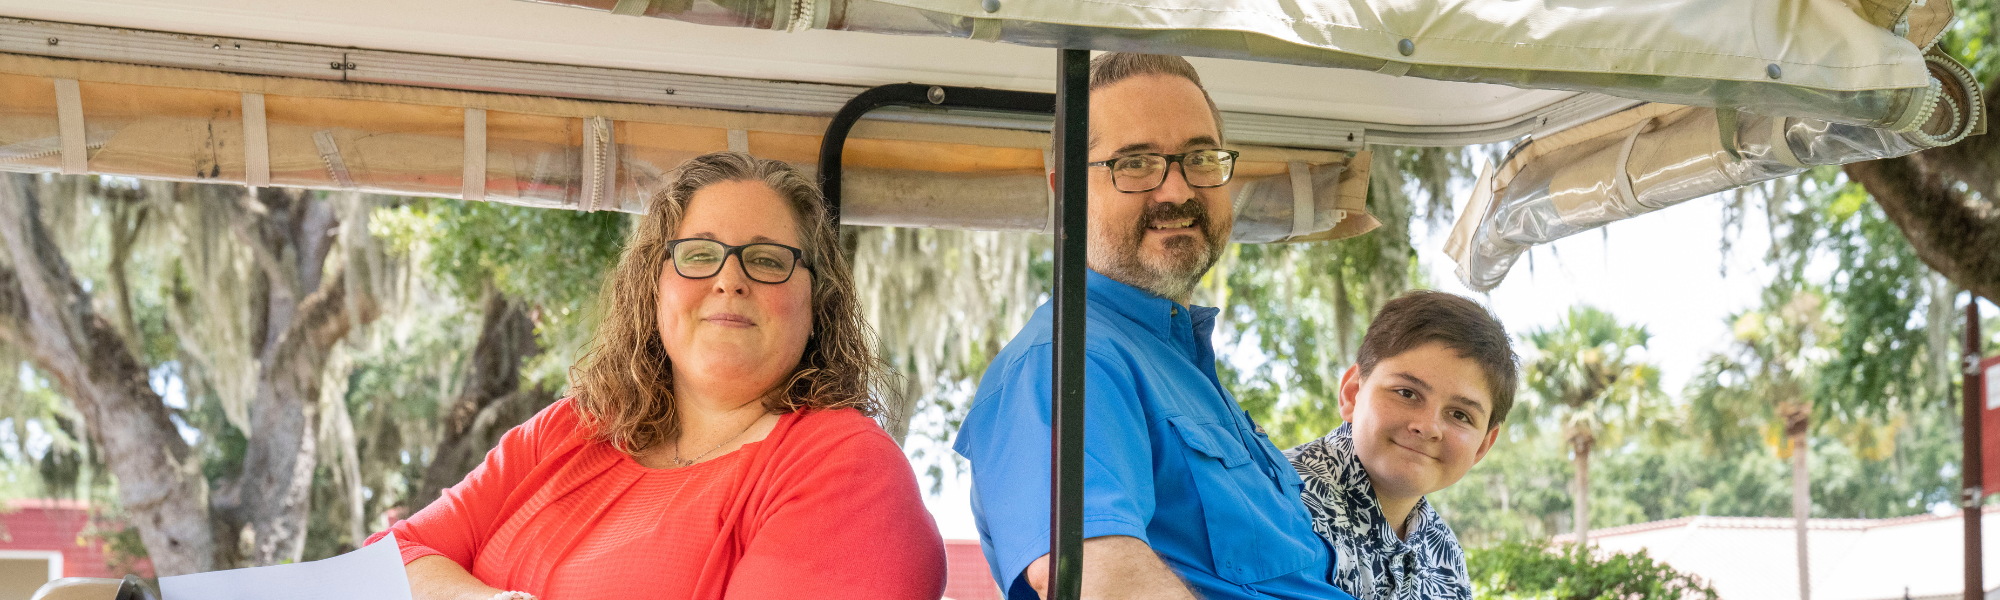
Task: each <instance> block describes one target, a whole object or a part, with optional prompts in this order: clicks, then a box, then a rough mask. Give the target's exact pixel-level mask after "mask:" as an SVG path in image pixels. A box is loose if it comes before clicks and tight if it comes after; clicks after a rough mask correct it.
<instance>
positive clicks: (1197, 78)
mask: <svg viewBox="0 0 2000 600" xmlns="http://www.w3.org/2000/svg"><path fill="white" fill-rule="evenodd" d="M1140 75H1165V76H1168V77H1179V78H1181V79H1186V80H1188V81H1189V82H1192V83H1194V89H1197V90H1201V99H1202V101H1203V102H1207V103H1208V114H1209V116H1211V117H1213V118H1214V119H1215V133H1216V135H1217V136H1218V138H1219V137H1220V136H1221V134H1222V111H1221V110H1218V109H1216V108H1215V99H1214V98H1210V97H1208V88H1205V87H1202V85H1201V75H1200V74H1198V73H1195V72H1194V65H1192V64H1189V63H1188V61H1187V59H1185V58H1181V57H1178V56H1174V55H1171V54H1132V53H1129V52H1106V53H1103V54H1099V55H1097V58H1093V59H1090V91H1093V92H1094V91H1097V90H1099V89H1102V88H1104V87H1105V86H1108V85H1111V84H1114V83H1118V82H1120V81H1124V80H1126V79H1130V78H1133V77H1138V76H1140ZM1217 141H1220V140H1219V139H1218V140H1217Z"/></svg>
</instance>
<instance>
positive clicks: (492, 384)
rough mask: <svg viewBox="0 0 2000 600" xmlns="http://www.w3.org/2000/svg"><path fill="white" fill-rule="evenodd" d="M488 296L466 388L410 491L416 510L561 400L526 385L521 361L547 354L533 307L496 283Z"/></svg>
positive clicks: (412, 505) (446, 419) (550, 393)
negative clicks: (539, 342) (538, 339)
mask: <svg viewBox="0 0 2000 600" xmlns="http://www.w3.org/2000/svg"><path fill="white" fill-rule="evenodd" d="M485 296H486V297H485V300H484V301H483V302H482V304H484V311H485V320H484V322H483V323H482V324H481V326H480V328H479V342H478V344H476V345H474V346H473V349H472V364H471V365H470V366H469V369H470V372H469V373H468V374H467V377H466V385H465V389H464V391H462V392H460V393H459V397H458V399H457V400H456V401H454V402H453V403H452V406H451V409H450V411H449V412H448V413H447V414H446V416H445V419H444V436H443V438H442V439H441V440H440V441H439V442H438V449H437V455H436V457H435V458H432V459H431V463H430V464H429V465H426V466H425V467H424V478H423V481H422V482H421V483H420V484H419V485H418V486H417V489H416V490H415V491H414V492H413V493H412V494H411V495H410V499H409V508H410V509H411V510H412V511H415V510H421V509H423V507H425V506H429V505H430V503H431V502H432V501H434V500H436V499H437V497H438V493H439V491H441V490H443V489H444V488H447V487H451V486H452V485H454V484H457V483H458V482H459V480H462V479H465V475H466V474H467V473H471V472H472V469H473V468H474V467H477V466H479V463H480V461H482V460H485V458H486V451H487V450H490V449H492V448H493V446H494V445H495V444H497V443H499V441H500V436H501V435H503V434H505V433H506V432H507V430H509V429H512V428H513V427H514V426H515V425H519V424H521V423H522V422H524V421H527V420H528V419H529V418H530V417H533V416H535V413H537V412H540V411H541V410H542V408H544V407H547V406H548V405H549V404H552V403H554V402H555V400H556V398H555V394H554V393H553V391H551V390H543V389H537V388H529V389H522V388H521V364H522V363H523V362H525V361H527V360H528V359H529V358H532V357H534V356H535V355H537V354H540V353H541V348H540V347H539V346H537V345H536V343H535V323H534V321H533V320H532V319H530V318H529V317H528V306H527V305H526V304H525V303H523V302H520V301H517V300H511V299H509V298H507V296H506V295H504V294H501V293H500V292H499V291H497V290H494V289H492V288H491V287H490V286H489V287H488V288H487V290H486V294H485Z"/></svg>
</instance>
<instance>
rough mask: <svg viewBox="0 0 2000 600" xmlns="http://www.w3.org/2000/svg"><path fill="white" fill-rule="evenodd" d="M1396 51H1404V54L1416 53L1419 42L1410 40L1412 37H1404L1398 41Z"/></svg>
mask: <svg viewBox="0 0 2000 600" xmlns="http://www.w3.org/2000/svg"><path fill="white" fill-rule="evenodd" d="M1396 51H1397V52H1401V53H1403V56H1409V55H1412V54H1416V53H1417V43H1416V42H1412V41H1410V38H1403V41H1400V42H1396Z"/></svg>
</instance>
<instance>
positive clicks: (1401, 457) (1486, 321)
mask: <svg viewBox="0 0 2000 600" xmlns="http://www.w3.org/2000/svg"><path fill="white" fill-rule="evenodd" d="M1508 341H1509V340H1508V338H1507V331H1506V330H1505V329H1504V328H1502V327H1501V326H1500V322H1499V321H1498V320H1496V319H1494V318H1493V316H1492V315H1491V314H1489V313H1487V312H1486V309H1484V308H1481V307H1480V306H1479V305H1478V304H1477V303H1474V302H1473V301H1471V300H1467V299H1465V298H1461V297H1459V296H1454V295H1451V294H1447V293H1444V292H1436V291H1415V292H1410V293H1407V294H1404V295H1403V296H1401V297H1398V298H1396V299H1395V300H1392V301H1390V302H1389V303H1388V304H1386V305H1384V306H1383V307H1382V312H1381V313H1380V314H1377V315H1376V316H1375V322H1374V323H1373V324H1371V325H1369V326H1368V333H1367V334H1366V335H1365V336H1363V338H1362V341H1361V351H1360V353H1359V354H1358V355H1357V356H1356V360H1355V365H1354V366H1352V367H1349V368H1348V369H1347V373H1346V374H1344V375H1342V376H1341V379H1340V418H1341V419H1342V420H1343V421H1346V423H1344V424H1342V425H1341V426H1340V428H1338V429H1335V430H1334V431H1333V433H1330V434H1327V436H1326V437H1323V438H1320V439H1317V440H1313V441H1311V442H1306V443H1305V444H1303V445H1300V446H1299V447H1297V448H1293V449H1291V450H1288V451H1286V452H1285V456H1286V457H1288V458H1290V459H1291V461H1292V466H1294V467H1295V468H1297V469H1298V471H1299V477H1300V478H1301V479H1303V480H1304V483H1305V485H1304V488H1303V491H1302V493H1301V496H1302V498H1303V499H1304V501H1305V504H1306V510H1307V512H1308V513H1309V514H1310V515H1311V516H1312V524H1313V531H1314V532H1316V533H1318V534H1319V535H1320V537H1323V538H1325V539H1326V541H1327V543H1329V544H1331V545H1332V546H1333V548H1334V550H1335V555H1336V556H1339V561H1338V563H1339V564H1338V565H1337V566H1336V567H1335V569H1334V575H1333V583H1334V584H1335V585H1337V586H1339V587H1340V589H1342V590H1346V591H1347V592H1348V593H1351V594H1353V595H1354V597H1355V598H1357V599H1360V600H1370V599H1375V600H1414V599H1417V598H1464V599H1469V598H1471V597H1472V582H1471V580H1470V579H1469V578H1468V577H1467V576H1466V572H1465V554H1464V553H1463V551H1461V550H1460V549H1459V546H1458V538H1457V536H1456V535H1454V534H1453V533H1452V531H1451V528H1450V527H1447V526H1446V525H1445V524H1444V521H1443V520H1441V519H1439V518H1438V515H1437V512H1436V511H1433V510H1431V507H1430V505H1429V504H1427V503H1425V502H1424V495H1425V494H1429V493H1431V492H1435V491H1438V490H1441V489H1444V488H1446V487H1449V486H1451V484H1453V483H1457V482H1458V480H1459V478H1461V477H1464V476H1465V472H1466V471H1467V470H1469V469H1471V468H1472V465H1473V464H1476V463H1478V462H1479V460H1480V459H1481V458H1484V457H1485V456H1486V451H1487V450H1488V449H1491V448H1492V447H1493V441H1494V439H1495V437H1496V436H1497V434H1498V433H1499V426H1500V423H1501V422H1502V421H1504V420H1505V419H1506V418H1507V411H1508V409H1510V408H1512V407H1513V405H1514V388H1515V385H1516V383H1517V379H1518V377H1519V375H1518V374H1517V371H1516V367H1515V361H1516V359H1515V356H1514V351H1513V348H1512V347H1511V346H1510V345H1509V343H1508Z"/></svg>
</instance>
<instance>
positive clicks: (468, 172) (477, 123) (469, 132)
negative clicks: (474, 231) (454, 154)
mask: <svg viewBox="0 0 2000 600" xmlns="http://www.w3.org/2000/svg"><path fill="white" fill-rule="evenodd" d="M464 162H465V174H464V175H461V176H460V178H461V179H462V181H461V182H460V184H459V187H460V191H459V197H460V198H464V199H466V200H469V201H475V202H476V201H484V200H486V109H483V108H468V109H465V161H464Z"/></svg>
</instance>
